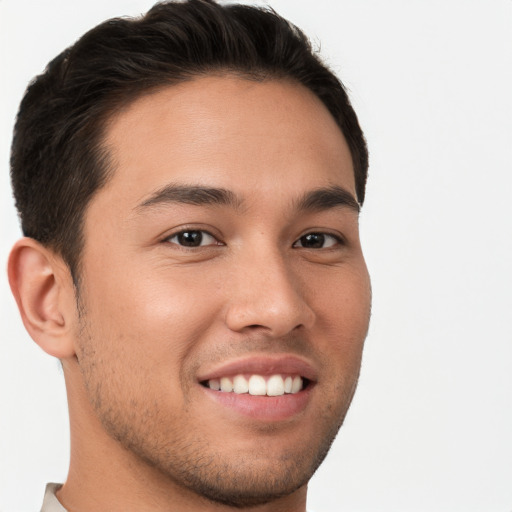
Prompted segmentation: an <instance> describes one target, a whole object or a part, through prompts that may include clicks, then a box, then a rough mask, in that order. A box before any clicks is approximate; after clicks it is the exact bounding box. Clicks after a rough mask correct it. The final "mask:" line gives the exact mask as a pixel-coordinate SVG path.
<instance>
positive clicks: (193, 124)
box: [100, 75, 355, 203]
mask: <svg viewBox="0 0 512 512" xmlns="http://www.w3.org/2000/svg"><path fill="white" fill-rule="evenodd" d="M105 144H106V147H107V148H108V151H109V153H110V154H111V156H112V161H113V167H114V173H113V178H112V179H111V180H110V182H109V183H108V184H107V186H106V187H105V193H107V194H110V195H114V196H117V200H118V201H119V202H126V201H131V202H132V203H136V202H139V201H140V200H142V199H143V198H144V196H145V195H147V194H149V193H150V192H152V191H154V190H157V189H158V188H161V187H162V186H165V184H166V182H167V183H169V182H172V183H176V182H183V183H187V184H188V183H192V184H200V185H206V186H209V185H211V186H220V187H224V188H228V189H230V190H233V191H235V192H236V193H240V194H241V195H244V194H245V195H247V194H249V195H250V194H251V193H252V192H254V191H256V190H259V191H261V192H265V191H267V192H275V191H276V188H281V189H283V188H286V189H287V190H290V192H293V190H294V189H297V191H298V192H299V191H302V190H303V189H304V188H308V187H310V188H311V187H313V186H317V187H318V186H329V185H340V186H342V187H344V188H345V189H346V190H348V191H349V192H351V193H353V194H354V196H355V184H354V174H353V167H352V159H351V155H350V151H349V149H348V146H347V144H346V141H345V139H344V137H343V134H342V133H341V130H340V129H339V127H338V125H337V124H336V122H335V120H334V119H333V117H332V116H331V114H330V113H329V112H328V110H327V109H326V107H325V106H324V105H323V103H322V102H321V101H320V100H319V99H318V98H317V97H316V96H315V95H314V94H313V93H312V92H311V91H309V90H308V89H306V88H305V87H303V86H301V85H299V84H296V83H292V82H289V81H284V80H268V81H263V82H258V81H252V80H247V79H244V78H239V77H234V76H229V75H227V76H208V77H203V78H198V79H195V80H192V81H190V82H185V83H181V84H179V85H173V86H169V87H166V88H163V89H160V90H158V91H156V92H153V93H151V94H148V95H145V96H143V97H141V98H139V99H137V100H136V101H134V102H133V103H131V104H130V105H129V106H128V107H127V108H126V109H124V110H123V111H122V112H120V113H119V114H117V115H116V116H115V117H113V118H112V119H111V121H110V123H109V125H108V127H107V130H106V136H105ZM102 192H103V191H100V195H101V193H102Z"/></svg>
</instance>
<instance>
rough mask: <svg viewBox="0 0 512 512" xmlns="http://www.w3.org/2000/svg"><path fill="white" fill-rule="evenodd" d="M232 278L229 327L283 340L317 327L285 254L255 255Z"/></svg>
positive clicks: (227, 317)
mask: <svg viewBox="0 0 512 512" xmlns="http://www.w3.org/2000/svg"><path fill="white" fill-rule="evenodd" d="M276 252H278V251H276ZM230 276H231V279H230V281H231V282H230V283H229V289H228V294H229V300H228V304H229V305H228V311H227V314H226V324H227V326H228V327H229V328H230V329H231V330H232V331H235V332H240V333H248V332H254V331H256V330H259V331H263V332H264V333H265V334H267V335H269V336H272V337H281V336H285V335H286V334H288V333H290V332H292V331H293V330H295V329H298V328H300V327H305V328H310V327H311V326H312V325H313V323H314V321H315V314H314V312H313V309H312V308H311V307H310V305H309V304H308V302H307V297H306V296H305V295H306V291H305V290H304V287H303V286H301V282H300V279H299V278H298V276H297V274H296V273H295V272H294V271H293V269H292V268H291V266H290V265H289V264H287V263H286V261H285V258H284V257H283V255H281V254H273V255H269V254H268V253H267V254H264V253H262V254H259V255H257V254H254V253H253V254H251V255H249V256H248V257H247V258H246V259H245V261H244V262H243V263H240V262H238V264H237V265H236V267H235V268H232V273H231V274H230Z"/></svg>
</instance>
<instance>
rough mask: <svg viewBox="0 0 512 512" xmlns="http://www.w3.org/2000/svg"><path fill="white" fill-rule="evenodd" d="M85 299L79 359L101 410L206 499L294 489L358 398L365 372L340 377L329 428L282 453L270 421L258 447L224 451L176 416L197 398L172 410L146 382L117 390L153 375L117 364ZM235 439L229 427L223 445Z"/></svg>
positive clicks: (152, 460)
mask: <svg viewBox="0 0 512 512" xmlns="http://www.w3.org/2000/svg"><path fill="white" fill-rule="evenodd" d="M79 307H80V314H79V317H80V329H79V333H78V336H77V338H78V347H79V351H78V354H77V360H78V363H79V367H80V371H81V373H82V378H83V383H84V387H85V390H86V394H87V397H88V400H89V402H90V404H91V405H92V408H93V410H94V413H95V414H96V417H97V418H98V420H99V421H100V423H101V424H102V426H103V429H104V430H105V432H106V433H107V434H108V435H109V436H110V437H111V438H112V439H114V440H115V441H116V442H117V443H119V445H120V447H121V449H122V450H125V451H127V452H129V453H130V454H132V455H133V456H134V457H135V459H136V460H137V461H138V462H139V463H140V464H141V465H143V466H146V467H148V468H151V469H152V470H154V471H157V472H158V473H159V475H160V476H161V477H162V478H163V479H167V480H168V481H169V485H170V486H173V487H174V488H176V489H179V490H180V491H181V492H183V493H184V494H187V493H193V494H194V495H195V496H196V497H199V498H200V499H203V500H206V501H210V502H214V503H220V504H223V505H227V506H231V507H234V508H241V509H243V508H247V507H251V506H255V505H259V504H264V503H269V502H272V501H274V500H277V499H279V498H282V497H284V496H288V495H290V494H292V493H294V492H295V491H297V490H298V489H299V488H301V487H302V486H304V485H306V484H307V482H308V481H309V480H310V479H311V477H312V476H313V474H314V473H315V471H316V470H317V468H318V467H319V466H320V464H321V463H322V461H323V460H324V458H325V457H326V455H327V453H328V451H329V449H330V447H331V445H332V443H333V441H334V439H335V437H336V435H337V433H338V431H339V429H340V427H341V425H342V423H343V420H344V418H345V415H346V412H347V410H348V407H349V405H350V402H351V400H352V397H353V394H354V392H355V389H356V385H357V378H358V374H357V375H356V376H355V378H353V379H351V380H352V382H345V381H341V382H339V383H338V386H337V396H338V400H337V401H336V402H331V403H329V404H327V406H326V407H325V408H324V411H323V412H322V415H321V418H320V420H319V423H320V424H321V425H322V428H321V429H318V430H317V432H316V435H315V436H314V437H313V436H312V438H311V439H304V440H303V442H302V443H300V445H299V444H297V445H296V446H293V447H292V448H289V449H288V450H286V451H282V452H281V453H278V454H276V453H275V452H274V451H272V449H269V450H265V439H266V438H267V436H268V439H271V438H272V436H274V435H276V429H277V430H279V428H281V427H273V426H269V425H266V426H265V427H264V428H261V429H255V432H256V433H257V434H258V437H259V439H258V440H257V441H255V442H254V443H253V446H254V448H253V450H251V451H249V452H248V451H247V450H244V451H240V452H238V453H237V452H235V453H233V452H232V451H231V452H229V453H225V452H223V451H222V450H221V449H216V448H214V447H213V446H212V443H211V442H210V441H209V440H208V439H207V437H206V436H204V435H202V432H201V430H196V431H195V432H194V433H193V435H191V432H190V430H189V429H187V428H180V424H179V421H178V422H177V421H176V416H179V415H180V414H183V413H184V414H186V413H187V408H190V407H193V404H188V405H187V406H186V408H185V410H183V411H178V412H177V413H175V415H173V414H172V411H167V412H165V410H166V408H165V407H162V402H161V400H158V399H155V400H154V401H151V400H148V399H147V394H145V393H144V392H143V390H141V389H140V386H134V387H133V393H132V394H131V396H123V395H122V394H118V393H116V392H115V390H116V389H120V388H122V387H123V386H124V384H125V382H123V381H120V380H119V378H121V379H123V376H124V378H125V379H126V381H128V380H131V379H134V380H135V382H139V383H143V382H146V381H147V378H148V376H147V375H144V372H145V370H144V368H142V367H140V368H128V369H127V368H123V367H122V366H121V367H114V368H113V367H112V361H119V358H114V359H112V357H113V356H114V357H115V355H114V354H110V357H108V355H109V354H108V350H107V357H105V354H106V353H105V352H104V348H105V347H101V346H98V343H100V344H105V343H108V341H107V339H106V337H99V336H97V335H95V334H93V332H94V329H93V328H92V326H91V325H90V323H89V321H88V317H87V314H86V311H85V308H84V306H83V304H80V306H79ZM98 339H101V341H99V342H98ZM128 349H129V347H128ZM125 350H126V348H125ZM146 373H147V370H146ZM127 375H130V377H127ZM150 394H151V393H149V395H150ZM167 409H168V408H167ZM235 428H236V427H235ZM229 444H230V439H229V434H226V439H225V440H223V442H221V443H219V446H229ZM262 448H263V449H262Z"/></svg>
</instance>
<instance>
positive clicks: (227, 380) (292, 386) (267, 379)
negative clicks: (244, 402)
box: [201, 374, 310, 396]
mask: <svg viewBox="0 0 512 512" xmlns="http://www.w3.org/2000/svg"><path fill="white" fill-rule="evenodd" d="M309 384H310V381H309V380H308V379H306V378H304V377H302V376H300V375H282V374H275V375H269V376H264V375H258V374H252V375H236V376H234V377H221V378H218V379H209V380H204V381H202V382H201V385H202V386H204V387H206V388H209V389H211V390H213V391H219V392H221V393H235V394H238V395H242V394H247V395H252V396H283V395H294V394H296V393H299V392H300V391H302V390H304V389H306V388H307V387H308V386H309Z"/></svg>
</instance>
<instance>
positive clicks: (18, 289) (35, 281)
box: [8, 238, 78, 359]
mask: <svg viewBox="0 0 512 512" xmlns="http://www.w3.org/2000/svg"><path fill="white" fill-rule="evenodd" d="M8 274H9V284H10V286H11V290H12V293H13V295H14V298H15V299H16V303H17V304H18V308H19V310H20V314H21V318H22V320H23V324H24V325H25V329H27V331H28V333H29V334H30V336H31V337H32V339H33V340H34V341H35V342H36V343H37V344H38V345H39V346H40V347H41V348H42V349H43V350H44V351H45V352H47V353H48V354H50V355H52V356H54V357H58V358H59V359H65V358H68V357H72V356H73V355H74V354H75V351H74V333H75V332H76V329H75V328H74V327H75V325H76V324H75V322H76V319H77V316H78V315H77V310H76V300H75V293H74V286H73V280H72V278H71V273H70V271H69V269H68V267H67V265H66V264H65V263H64V261H63V260H62V258H61V257H60V256H57V255H56V254H54V253H53V252H52V251H51V250H49V249H47V248H46V247H44V246H42V245H41V244H40V243H39V242H37V241H36V240H34V239H32V238H22V239H21V240H18V242H16V244H15V245H14V247H13V248H12V251H11V254H10V256H9V263H8Z"/></svg>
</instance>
